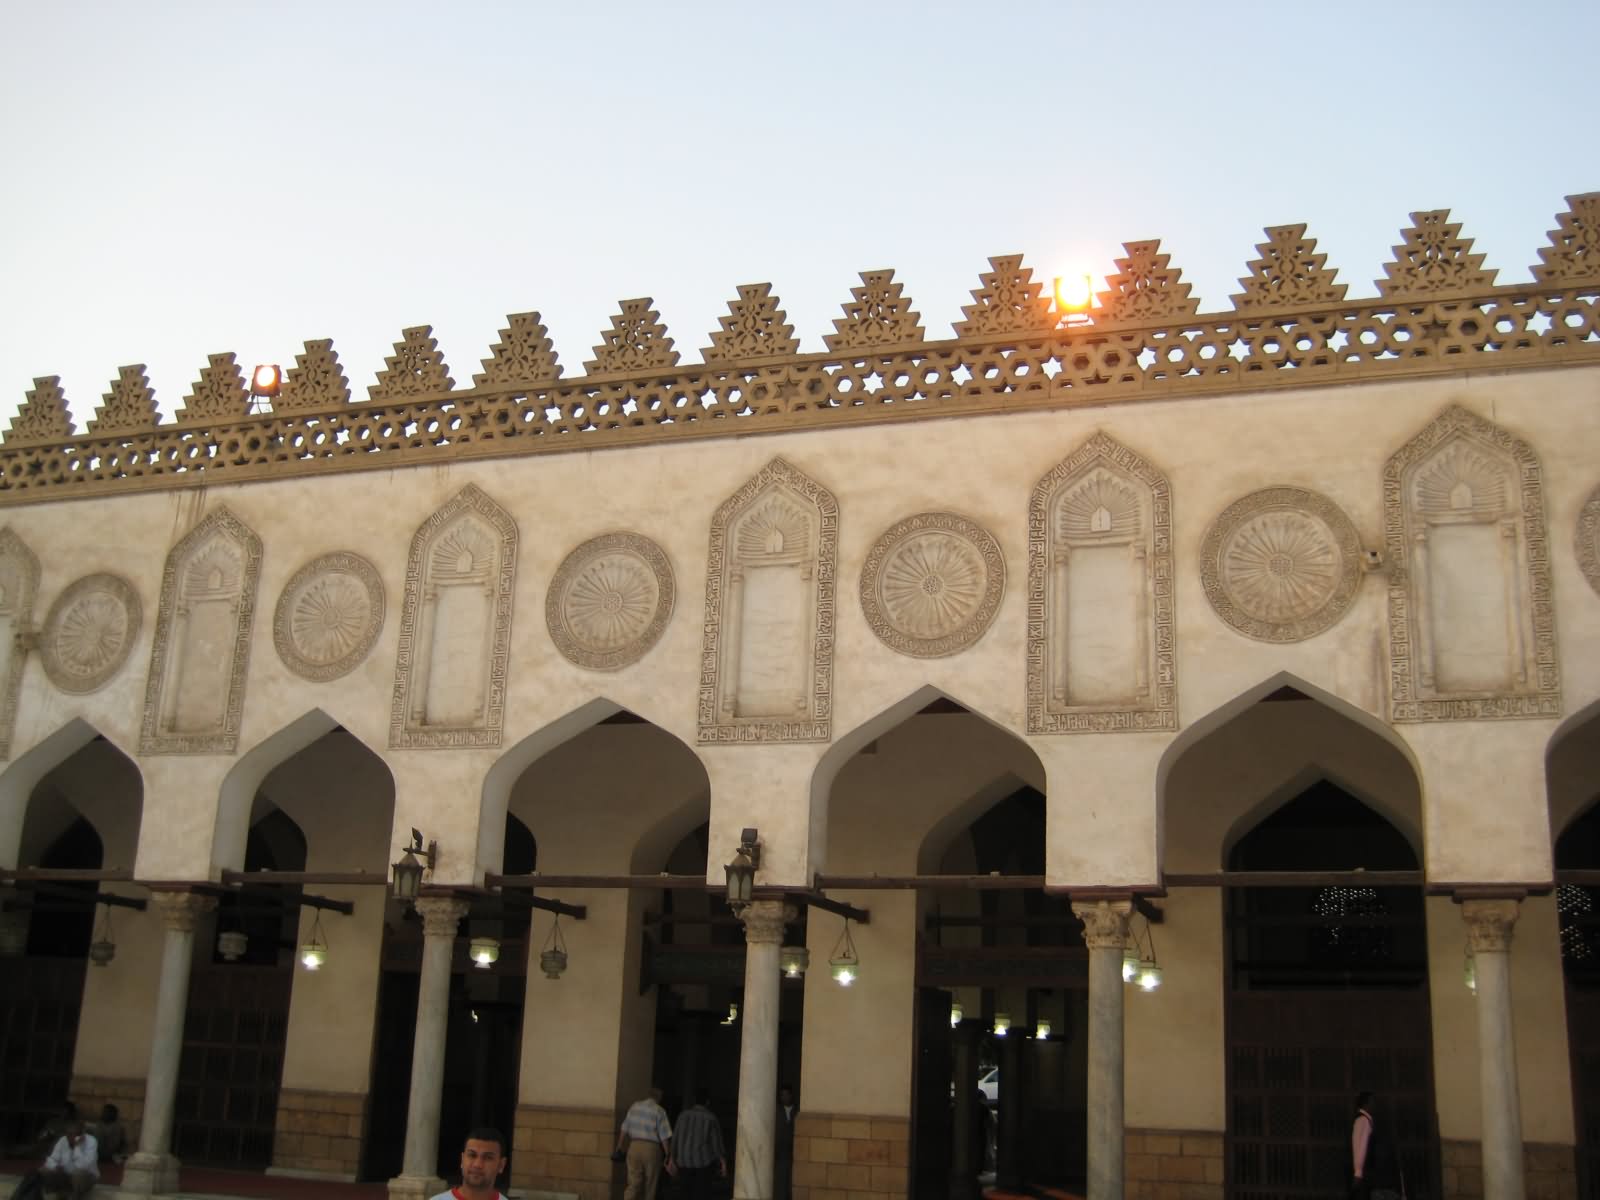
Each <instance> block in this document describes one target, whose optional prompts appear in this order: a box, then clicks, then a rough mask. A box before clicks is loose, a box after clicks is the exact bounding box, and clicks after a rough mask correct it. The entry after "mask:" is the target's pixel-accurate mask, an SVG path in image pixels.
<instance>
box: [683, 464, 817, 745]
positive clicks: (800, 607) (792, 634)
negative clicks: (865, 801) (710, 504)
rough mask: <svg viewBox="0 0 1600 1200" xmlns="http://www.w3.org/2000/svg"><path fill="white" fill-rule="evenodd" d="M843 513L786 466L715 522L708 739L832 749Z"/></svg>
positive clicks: (704, 732) (703, 705)
mask: <svg viewBox="0 0 1600 1200" xmlns="http://www.w3.org/2000/svg"><path fill="white" fill-rule="evenodd" d="M838 548H839V503H838V501H837V500H835V499H834V496H833V493H832V492H830V491H828V489H827V488H825V487H823V486H822V485H821V484H820V483H818V482H817V481H816V480H814V479H812V478H811V477H810V476H808V475H806V474H805V473H804V472H802V471H799V470H797V469H796V468H795V467H793V466H791V465H790V464H789V463H787V462H785V461H784V460H783V459H781V458H774V459H773V460H772V461H771V462H769V463H768V464H767V465H766V466H764V467H762V468H761V470H760V471H759V472H757V473H756V474H755V475H754V476H753V477H751V478H750V479H749V480H747V481H746V482H745V483H744V485H743V486H742V487H740V488H739V490H738V491H736V492H735V493H734V494H733V495H732V496H730V497H728V498H727V499H726V500H724V501H723V502H722V503H721V504H720V505H719V506H718V507H717V511H716V513H715V514H714V515H713V516H712V518H711V543H710V553H709V556H708V559H707V562H706V614H705V640H704V649H703V653H702V655H701V663H702V666H701V676H700V735H699V737H700V741H701V742H702V743H728V742H825V741H827V740H828V739H829V737H830V736H831V734H832V729H833V640H834V639H833V615H834V590H835V572H836V568H837V559H838Z"/></svg>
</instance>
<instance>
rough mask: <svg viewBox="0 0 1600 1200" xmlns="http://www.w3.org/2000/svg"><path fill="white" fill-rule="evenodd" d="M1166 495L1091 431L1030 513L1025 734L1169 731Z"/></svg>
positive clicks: (1038, 490) (1161, 485) (1174, 714)
mask: <svg viewBox="0 0 1600 1200" xmlns="http://www.w3.org/2000/svg"><path fill="white" fill-rule="evenodd" d="M1175 615H1176V614H1175V612H1174V608H1173V592H1172V493H1171V488H1170V487H1169V485H1168V483H1167V477H1166V476H1165V475H1163V474H1162V473H1161V472H1160V471H1158V470H1156V469H1155V468H1154V467H1153V466H1151V465H1150V464H1149V463H1148V462H1146V461H1145V459H1144V458H1142V457H1141V456H1140V455H1138V454H1135V453H1134V452H1133V451H1132V450H1129V449H1128V448H1127V447H1126V446H1123V445H1121V444H1120V443H1118V442H1116V441H1115V440H1113V439H1112V438H1109V437H1107V436H1106V435H1105V434H1103V433H1096V434H1095V435H1094V436H1093V437H1091V438H1090V439H1089V440H1088V441H1087V442H1085V443H1084V444H1083V445H1082V446H1080V447H1079V448H1078V449H1077V450H1076V451H1074V452H1073V454H1072V455H1071V456H1070V457H1069V458H1067V459H1066V461H1064V462H1062V463H1060V464H1058V465H1057V466H1056V467H1055V468H1054V469H1053V470H1052V471H1050V473H1049V474H1047V475H1046V476H1045V477H1044V478H1043V479H1041V480H1039V482H1038V483H1037V484H1036V485H1034V489H1033V497H1032V499H1031V500H1030V501H1029V504H1028V661H1027V689H1028V694H1027V701H1028V732H1029V733H1095V732H1105V731H1111V730H1144V729H1176V728H1177V722H1178V699H1177V669H1176V666H1175V664H1174V661H1173V627H1174V620H1175Z"/></svg>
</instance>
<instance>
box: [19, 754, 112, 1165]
mask: <svg viewBox="0 0 1600 1200" xmlns="http://www.w3.org/2000/svg"><path fill="white" fill-rule="evenodd" d="M50 743H51V746H53V747H54V749H55V750H56V751H57V752H58V753H59V752H61V751H64V752H65V753H64V755H63V756H62V757H60V758H59V759H58V760H57V761H56V762H55V763H54V764H53V765H47V764H46V763H43V762H40V761H38V760H37V759H35V758H34V754H30V755H25V756H24V757H23V759H21V760H19V761H18V762H17V763H15V764H13V767H12V771H15V772H17V773H18V774H19V775H20V776H21V777H22V778H23V779H24V780H26V779H33V780H35V782H33V784H32V786H31V787H30V788H28V791H27V798H26V800H25V801H21V802H20V804H19V807H20V808H21V810H22V811H21V813H20V817H21V819H20V821H18V822H17V826H16V829H17V843H16V862H17V865H18V866H19V867H22V868H29V867H37V868H41V869H44V870H78V871H101V870H107V869H113V870H115V869H131V868H132V866H133V859H134V852H135V848H136V847H137V844H138V838H139V821H140V814H141V809H142V806H143V782H142V780H141V779H140V776H139V771H138V768H137V767H135V766H134V764H133V761H132V760H131V759H129V758H128V757H127V755H125V754H123V753H122V752H121V751H120V750H119V749H117V747H115V746H114V745H112V743H111V742H110V741H108V740H107V739H106V738H104V737H102V736H100V735H98V734H96V733H95V732H94V731H93V729H91V728H90V727H89V726H87V725H84V724H83V723H81V722H74V723H73V726H72V727H69V728H68V729H66V730H63V731H62V734H61V735H58V737H56V738H53V739H50ZM49 748H50V747H39V748H36V751H35V752H34V753H35V754H36V753H40V752H45V751H47V750H48V749H49ZM9 774H10V772H8V775H9ZM117 890H119V889H117V888H116V887H114V886H113V885H102V884H99V883H96V882H94V881H92V880H91V881H60V880H33V881H29V880H22V881H19V884H18V886H17V887H15V888H8V889H6V891H7V898H6V899H5V901H4V904H5V911H3V912H0V959H3V966H0V974H3V976H4V979H5V983H4V986H0V1147H22V1146H25V1147H26V1148H27V1152H28V1153H30V1154H31V1153H32V1152H33V1150H34V1146H33V1138H34V1137H35V1135H36V1134H37V1133H38V1131H39V1130H40V1129H41V1128H43V1127H44V1124H45V1122H46V1120H47V1119H49V1118H51V1117H54V1116H55V1115H57V1114H58V1113H59V1112H60V1111H61V1106H62V1104H63V1102H64V1101H65V1100H66V1099H67V1097H68V1092H69V1089H70V1087H71V1083H72V1077H73V1064H74V1061H75V1059H76V1057H77V1051H78V1046H79V1043H80V1040H81V1036H80V1035H81V1033H82V1032H83V1030H82V1029H80V1025H81V1021H80V1018H81V1016H82V1012H83V1006H84V1001H85V983H86V976H87V967H88V965H89V957H88V954H89V948H90V943H91V942H92V941H96V940H99V941H102V942H104V943H105V944H106V945H107V946H109V947H111V949H110V951H109V956H107V958H106V961H107V963H108V964H110V967H109V969H111V970H118V969H120V968H121V967H122V966H125V965H126V964H125V962H124V963H123V964H116V963H115V962H114V959H115V953H116V951H115V946H116V941H117V938H118V937H119V936H120V935H119V934H118V933H117V925H118V923H119V920H120V922H128V921H130V920H131V919H133V918H135V917H136V916H137V914H135V913H129V912H127V911H125V910H123V909H120V908H116V907H113V906H111V905H108V904H98V905H97V904H96V898H97V896H99V895H101V894H102V893H105V894H110V893H112V892H114V891H117ZM88 1032H89V1033H90V1034H91V1035H94V1034H96V1033H97V1031H96V1030H92V1029H91V1030H89V1031H88Z"/></svg>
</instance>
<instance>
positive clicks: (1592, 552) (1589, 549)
mask: <svg viewBox="0 0 1600 1200" xmlns="http://www.w3.org/2000/svg"><path fill="white" fill-rule="evenodd" d="M1574 550H1575V552H1576V553H1577V555H1578V569H1579V570H1580V571H1582V572H1583V577H1584V578H1585V579H1587V580H1588V581H1589V586H1590V587H1592V588H1593V589H1594V590H1595V592H1596V593H1600V487H1597V488H1595V489H1594V491H1592V492H1590V493H1589V498H1588V499H1587V500H1585V501H1584V502H1583V508H1582V510H1580V511H1579V513H1578V536H1577V540H1576V542H1575V544H1574Z"/></svg>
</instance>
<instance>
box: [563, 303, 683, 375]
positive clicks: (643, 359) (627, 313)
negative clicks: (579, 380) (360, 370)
mask: <svg viewBox="0 0 1600 1200" xmlns="http://www.w3.org/2000/svg"><path fill="white" fill-rule="evenodd" d="M654 303H655V301H654V300H652V299H650V297H649V296H641V297H639V298H638V299H635V300H624V301H623V302H622V311H621V312H619V313H618V314H617V315H616V316H614V317H612V318H611V328H610V329H608V330H606V331H605V332H604V333H602V334H601V335H600V337H601V339H602V340H601V342H600V344H599V345H598V346H596V347H595V348H594V358H593V360H592V361H590V362H586V363H584V364H583V366H584V369H585V370H586V371H588V372H589V373H590V374H591V375H593V374H600V373H604V374H610V373H611V372H613V371H636V372H644V371H658V370H662V369H663V368H666V367H675V366H677V365H678V352H677V351H676V350H674V349H673V348H672V339H671V338H670V337H668V336H667V327H666V326H665V325H663V324H662V323H661V314H660V313H658V312H656V310H655V309H653V308H651V307H650V306H651V305H652V304H654Z"/></svg>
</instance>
